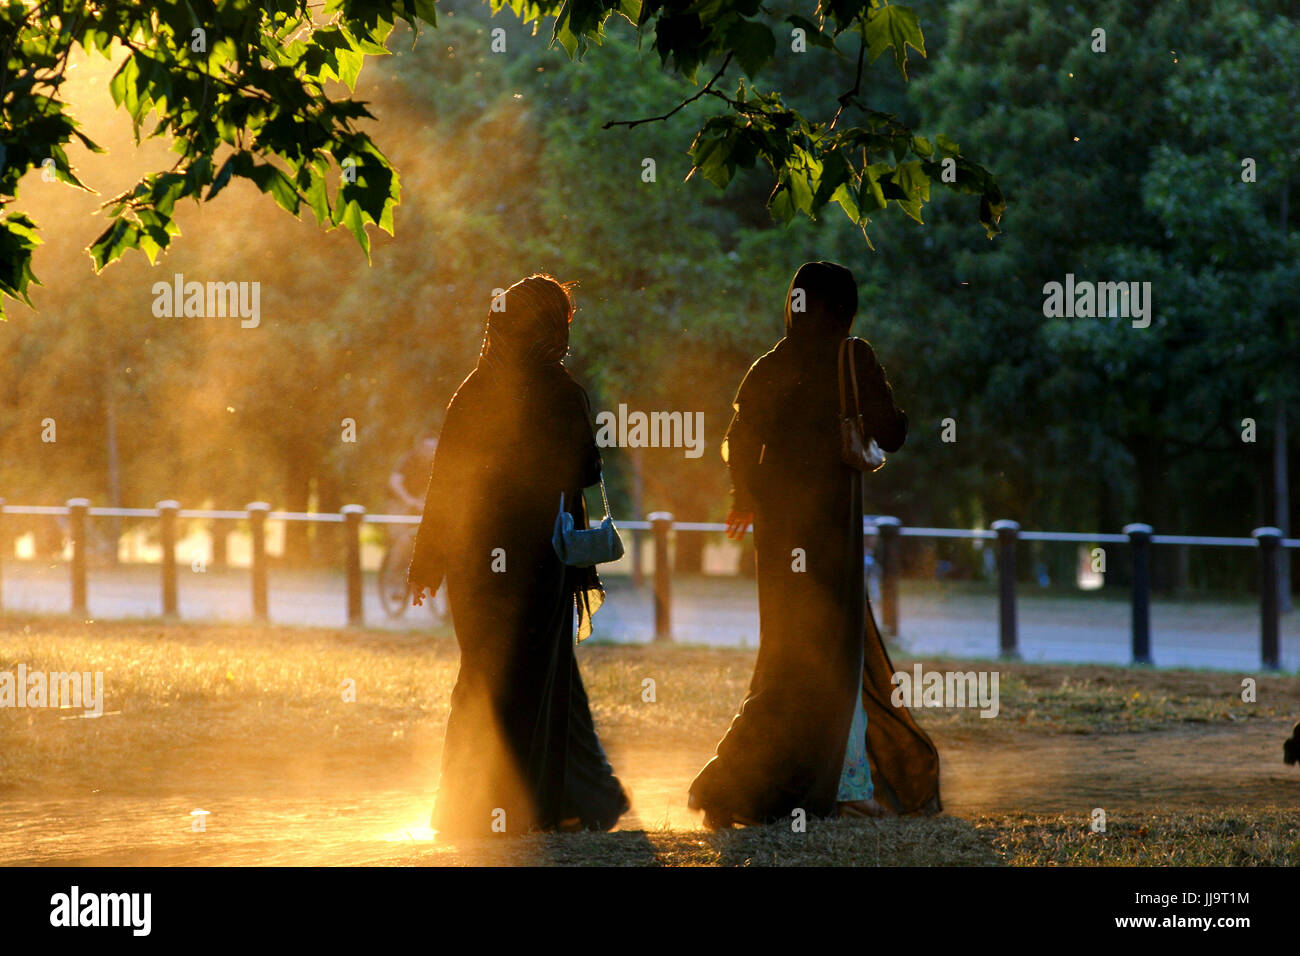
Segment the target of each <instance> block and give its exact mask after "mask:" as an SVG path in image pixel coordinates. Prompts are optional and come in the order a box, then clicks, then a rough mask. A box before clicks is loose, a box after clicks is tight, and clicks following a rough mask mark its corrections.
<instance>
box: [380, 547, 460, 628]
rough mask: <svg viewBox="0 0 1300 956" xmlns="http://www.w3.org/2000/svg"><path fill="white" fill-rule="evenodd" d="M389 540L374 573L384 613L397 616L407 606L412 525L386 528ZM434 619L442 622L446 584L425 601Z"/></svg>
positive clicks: (403, 612)
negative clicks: (430, 598)
mask: <svg viewBox="0 0 1300 956" xmlns="http://www.w3.org/2000/svg"><path fill="white" fill-rule="evenodd" d="M390 538H391V541H390V543H389V545H388V550H387V551H385V552H384V559H383V561H382V562H380V565H379V574H378V575H376V579H377V584H378V586H379V603H380V604H381V605H382V606H383V608H384V613H385V614H387V615H388V616H389V617H390V618H392V619H393V620H397V619H398V618H400V617H401V616H402V615H403V614H405V613H406V609H407V608H409V607H410V606H411V589H410V587H409V586H408V585H407V583H406V571H407V568H409V567H410V566H411V555H412V553H414V551H415V528H414V527H413V526H410V525H402V526H399V527H397V528H395V529H393V530H392V531H391V532H390ZM428 607H429V610H430V611H431V612H432V613H433V618H434V622H435V623H439V624H440V623H442V622H443V621H444V620H446V618H447V592H446V588H439V589H438V593H437V594H435V595H434V596H433V599H432V600H430V601H429V602H428Z"/></svg>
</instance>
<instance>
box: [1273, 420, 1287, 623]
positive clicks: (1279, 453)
mask: <svg viewBox="0 0 1300 956" xmlns="http://www.w3.org/2000/svg"><path fill="white" fill-rule="evenodd" d="M1273 524H1274V525H1276V526H1277V527H1278V528H1280V529H1281V531H1282V536H1283V537H1284V538H1285V537H1289V536H1290V533H1291V495H1290V489H1289V487H1288V481H1287V437H1286V399H1283V398H1279V399H1278V400H1277V407H1276V409H1275V417H1274V428H1273ZM1279 550H1280V553H1279V554H1278V559H1279V561H1280V562H1281V573H1280V574H1279V575H1278V601H1279V607H1280V608H1281V610H1282V611H1283V612H1286V611H1289V610H1291V555H1290V554H1289V553H1288V549H1287V548H1281V549H1279Z"/></svg>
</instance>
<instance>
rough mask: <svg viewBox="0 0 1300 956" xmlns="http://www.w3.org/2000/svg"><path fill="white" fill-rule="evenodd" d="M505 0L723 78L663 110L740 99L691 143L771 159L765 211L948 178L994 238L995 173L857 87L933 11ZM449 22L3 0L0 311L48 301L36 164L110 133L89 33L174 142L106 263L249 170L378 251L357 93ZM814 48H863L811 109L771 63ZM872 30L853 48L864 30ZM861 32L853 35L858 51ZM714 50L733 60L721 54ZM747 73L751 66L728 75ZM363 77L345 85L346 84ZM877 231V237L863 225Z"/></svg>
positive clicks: (899, 193) (386, 218) (133, 194)
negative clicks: (103, 129)
mask: <svg viewBox="0 0 1300 956" xmlns="http://www.w3.org/2000/svg"><path fill="white" fill-rule="evenodd" d="M487 4H488V6H489V7H490V8H491V9H492V11H493V13H496V12H499V11H500V10H502V9H503V8H507V7H508V8H509V9H510V10H511V11H512V12H513V13H514V14H515V15H516V16H517V17H518V18H519V19H521V20H522V21H523V22H525V23H532V24H533V28H534V30H537V29H538V28H539V27H540V26H542V25H543V24H544V23H548V22H549V23H550V25H551V33H552V39H553V41H554V42H555V43H557V44H559V45H560V46H561V47H563V48H564V50H565V51H566V53H567V54H568V55H569V57H570V58H576V57H581V56H583V55H584V53H586V52H587V51H588V49H589V48H590V47H591V46H592V45H600V44H601V42H602V39H603V38H604V35H605V24H606V22H607V21H608V20H609V18H610V17H611V16H613V15H615V14H617V15H619V16H622V17H624V18H626V19H627V20H628V21H630V22H631V23H633V24H635V26H636V29H637V34H638V37H640V38H641V39H642V40H643V41H646V42H649V44H650V45H651V47H652V49H653V50H654V51H655V53H657V54H658V56H659V58H660V62H661V64H662V65H663V66H664V67H666V68H667V69H669V70H670V71H672V72H674V73H677V74H679V75H682V76H685V77H687V78H688V79H690V80H691V81H692V82H697V81H698V76H699V74H700V71H701V69H706V70H711V71H712V72H711V78H710V79H709V80H708V81H707V82H705V83H704V84H703V85H702V86H700V87H699V89H698V91H697V92H696V93H695V94H694V95H693V96H691V97H689V98H688V100H687V101H684V102H683V103H681V104H678V105H677V106H676V107H675V108H673V109H671V110H669V111H668V112H666V113H665V114H664V115H663V116H658V117H646V118H643V119H632V120H628V121H616V122H613V123H610V124H607V125H638V124H640V123H643V122H652V121H655V120H659V119H664V118H666V117H667V116H670V115H672V114H673V113H675V112H677V110H679V109H681V108H683V107H685V106H687V105H689V104H690V103H691V102H692V101H695V100H699V99H702V98H704V97H706V96H707V97H708V98H709V99H710V100H711V101H713V102H715V103H720V104H722V106H723V109H722V110H721V111H720V112H719V113H718V114H717V115H712V116H709V117H708V118H707V119H706V120H705V121H704V123H703V125H702V126H701V127H700V129H699V131H698V133H696V135H695V137H694V140H693V142H692V143H691V144H690V150H689V152H690V156H691V159H692V161H693V163H694V168H693V170H692V173H694V172H696V171H698V172H699V173H700V174H701V175H702V176H704V177H705V178H706V179H708V180H709V181H710V182H712V183H715V184H716V185H718V186H720V187H725V186H726V185H727V184H728V183H729V182H730V181H731V180H732V178H733V177H734V176H735V173H736V171H737V170H738V169H741V168H749V167H753V166H755V165H756V164H758V163H759V162H760V161H762V163H764V164H766V166H767V167H768V168H770V170H771V174H772V178H773V188H772V191H771V194H770V195H769V197H768V203H767V204H768V208H769V209H770V211H771V213H772V215H773V216H774V217H775V218H776V219H777V220H779V221H782V222H789V221H790V220H791V219H792V218H794V216H795V215H796V214H797V213H803V214H805V215H808V216H810V217H813V218H816V217H818V216H819V215H820V214H821V212H822V211H823V209H824V208H825V207H826V206H827V205H828V204H830V203H834V204H837V205H838V206H839V207H840V208H841V209H842V210H843V211H844V212H845V213H846V214H847V215H848V216H849V218H850V219H852V220H853V221H854V222H855V223H856V224H858V225H859V226H861V227H864V228H865V226H866V225H867V224H868V223H869V222H870V221H871V217H872V216H874V215H875V214H876V213H877V212H878V211H880V210H883V209H884V208H885V207H886V206H887V205H888V204H889V203H891V202H893V203H894V204H896V205H897V206H898V207H899V208H901V209H902V210H903V211H904V212H905V213H906V214H907V215H908V216H910V217H912V218H913V219H915V220H917V221H918V222H919V221H921V209H922V205H923V204H924V203H926V202H928V201H929V198H930V185H931V183H932V182H936V181H938V182H940V183H942V184H943V185H946V186H948V187H949V188H951V189H954V190H956V191H958V192H965V193H970V194H973V195H976V196H978V197H979V218H980V221H981V222H982V223H983V225H984V227H985V229H986V230H987V232H988V234H989V235H990V236H992V235H994V234H995V233H996V232H997V229H998V222H999V220H1000V218H1001V215H1002V211H1003V209H1004V207H1005V203H1004V201H1003V198H1002V194H1001V192H1000V190H999V188H998V185H997V183H996V181H995V180H994V178H993V177H992V176H991V175H990V174H989V172H988V171H987V170H986V169H984V168H983V167H982V166H980V165H979V164H977V163H975V162H972V161H971V160H969V159H968V158H966V157H965V156H963V155H962V154H961V150H960V148H959V147H958V146H957V144H956V143H955V142H953V141H952V140H950V139H948V138H947V137H946V136H938V137H937V138H936V139H935V142H934V143H933V144H932V143H931V142H930V141H929V140H927V139H925V138H923V137H920V136H917V135H915V134H914V133H913V131H912V130H911V129H910V128H909V127H908V126H907V125H905V124H903V123H901V122H899V121H898V119H896V118H895V117H894V116H892V115H889V114H886V113H882V112H878V111H875V110H872V109H870V108H868V107H867V106H866V105H865V104H864V103H863V102H862V101H861V90H862V79H863V72H864V68H865V66H866V65H867V64H868V63H872V62H875V61H876V60H877V59H878V58H879V57H880V56H882V55H883V54H884V53H885V52H886V51H887V50H888V51H892V53H893V59H894V63H895V66H896V68H897V69H898V70H900V71H901V72H902V73H903V74H904V75H906V70H907V62H908V56H909V53H908V51H909V49H910V50H913V51H915V52H916V53H919V54H920V55H922V56H924V55H925V39H924V36H923V35H922V32H921V27H920V24H919V22H918V21H917V18H916V15H915V14H914V13H913V12H912V11H911V10H910V9H909V8H907V7H904V6H900V5H897V4H890V3H886V2H884V0H820V2H819V4H818V6H817V7H816V9H815V10H813V11H812V12H811V16H810V17H806V16H804V15H802V14H800V13H797V12H794V11H786V10H777V9H769V8H767V7H764V6H762V5H761V4H760V3H759V0H691V2H686V0H643V2H638V0H487ZM399 21H403V22H406V23H408V24H410V25H411V26H412V27H414V28H415V29H416V30H417V31H418V29H419V27H420V25H421V24H422V23H425V24H429V25H431V26H434V27H436V26H437V11H436V5H435V3H434V2H432V0H325V2H324V4H323V5H322V4H321V3H319V2H316V3H312V2H308V0H267V2H256V3H255V2H252V0H218V2H213V0H181V2H160V3H155V4H149V5H141V4H137V3H134V2H73V0H44V2H39V3H36V2H30V0H28V2H23V0H8V2H6V3H4V5H3V6H2V7H0V47H3V49H4V51H5V52H4V68H3V72H0V116H2V117H3V123H2V124H0V317H3V303H4V299H5V297H10V298H18V299H21V300H23V301H25V302H26V303H27V304H28V305H30V304H31V300H30V298H29V293H28V290H29V286H30V284H31V283H33V282H37V281H38V280H37V279H36V277H35V275H34V274H33V272H32V254H33V250H34V249H35V247H36V245H37V244H39V242H40V237H39V231H38V227H37V225H36V223H35V222H33V221H32V220H31V218H30V217H28V216H27V215H25V214H23V213H21V212H18V211H16V210H15V209H13V208H6V207H10V206H11V204H12V203H13V202H14V201H15V200H16V199H17V196H18V186H19V182H20V180H21V179H22V178H23V176H24V175H25V174H26V173H28V172H29V171H31V170H33V169H37V168H39V169H42V170H43V171H44V172H46V173H47V174H52V175H53V176H54V178H56V179H58V180H60V181H62V182H64V183H67V184H68V185H71V186H74V187H77V188H82V189H85V188H87V187H86V186H85V184H83V183H82V182H81V181H80V180H79V179H78V178H77V175H76V172H75V170H74V169H73V167H72V165H71V163H70V162H69V160H68V156H67V152H66V147H67V146H68V145H69V144H71V143H72V142H73V141H74V140H75V141H77V142H79V143H81V144H82V145H83V146H84V147H86V148H87V149H90V150H96V151H98V150H99V147H98V146H97V145H96V144H95V143H94V142H93V141H91V140H90V139H89V138H88V137H87V136H86V135H85V134H84V133H83V132H82V131H81V130H80V128H79V124H78V122H77V120H76V119H75V118H74V117H73V116H72V115H71V113H70V112H69V110H68V104H67V102H66V101H65V100H64V99H62V98H61V96H60V92H61V89H62V86H63V84H64V82H65V80H66V78H67V69H68V63H69V57H70V56H71V54H72V52H73V50H74V48H80V49H81V50H82V51H83V52H86V53H99V54H102V55H103V56H105V57H108V58H110V59H116V58H118V57H120V58H121V65H120V66H119V67H118V69H117V71H116V73H114V75H113V77H112V79H111V80H110V84H109V88H110V92H111V94H112V97H113V101H114V103H115V104H117V106H118V107H119V108H121V109H124V110H126V111H127V113H128V114H129V115H130V117H131V119H132V122H133V124H134V126H135V131H136V136H137V139H139V137H140V135H141V132H142V131H143V130H147V134H146V135H148V136H151V137H153V136H160V137H165V138H167V139H168V140H170V142H171V143H172V149H173V151H174V152H175V153H177V155H178V158H177V160H176V162H175V164H174V165H172V166H171V167H170V168H169V169H165V170H159V171H157V172H152V173H149V174H146V175H145V176H143V177H142V178H141V179H140V180H139V181H138V182H137V183H136V184H135V185H134V186H133V187H132V188H130V189H128V190H127V191H126V192H124V193H122V194H120V195H118V196H115V197H113V198H112V199H110V200H109V201H108V202H107V203H106V204H105V206H106V210H107V212H108V215H109V219H110V222H109V225H108V227H107V228H106V229H105V230H104V231H103V232H102V233H101V234H100V235H99V236H98V237H97V238H96V239H95V240H94V241H93V242H92V243H91V245H90V248H89V252H90V255H91V258H92V259H93V261H94V265H95V268H96V270H99V269H103V268H104V267H105V266H106V265H108V264H109V263H111V262H113V261H115V260H116V259H118V258H120V257H121V256H122V255H123V254H125V253H126V251H127V250H130V249H138V250H140V251H142V252H144V253H145V255H147V256H148V257H149V259H150V261H151V262H152V261H154V260H155V259H156V257H157V256H158V254H159V253H160V252H162V251H163V250H165V249H166V248H167V247H168V246H169V245H170V244H171V242H172V239H173V237H174V236H176V235H177V234H178V231H179V230H178V229H177V227H176V225H175V223H174V222H173V217H172V214H173V211H174V209H175V206H176V203H177V202H178V201H179V200H181V199H187V198H188V199H193V200H195V201H207V200H210V199H213V198H215V197H216V196H217V195H218V194H219V193H220V192H221V191H222V189H224V188H225V187H226V186H227V185H228V184H229V183H230V181H231V179H232V178H234V177H240V178H243V179H247V180H250V181H251V182H253V183H254V184H255V185H256V186H257V188H258V189H260V190H261V191H262V192H263V193H266V194H268V195H269V196H270V197H271V198H272V199H273V200H274V201H275V202H276V203H277V204H278V205H280V206H281V207H283V208H284V209H286V210H287V211H289V212H290V213H293V214H294V215H298V214H299V213H300V211H301V208H302V207H303V206H307V207H308V208H310V210H311V211H312V213H313V215H314V216H315V217H316V219H317V221H318V222H320V223H321V224H322V225H325V226H326V227H327V228H330V229H333V228H337V227H339V226H344V227H346V228H347V229H348V230H350V231H351V232H352V234H353V235H354V236H355V237H356V239H357V242H358V243H360V244H361V247H362V249H363V250H365V252H366V254H367V256H368V255H369V251H370V239H369V236H368V234H367V226H371V225H373V226H378V227H379V228H380V229H382V230H384V231H386V232H388V233H390V234H391V233H392V231H393V209H394V207H395V206H396V205H397V203H398V202H399V200H400V195H401V193H400V182H399V178H398V174H397V171H396V170H395V169H394V168H393V166H392V165H391V163H390V162H389V161H388V159H387V158H386V157H385V156H384V154H383V152H382V151H381V150H380V149H379V147H378V146H376V145H375V143H374V142H373V141H372V140H371V138H370V136H369V135H368V134H367V133H366V132H364V131H362V130H360V129H359V128H358V125H357V124H358V122H359V121H360V120H363V119H367V118H373V117H371V114H370V113H369V112H368V111H367V109H366V105H365V104H364V103H363V102H361V101H358V100H356V99H354V98H353V97H352V96H351V95H349V94H350V93H351V92H352V91H354V90H355V87H356V82H357V78H358V76H359V74H360V72H361V68H362V66H363V64H364V62H365V58H366V57H367V56H382V55H385V54H386V53H387V52H388V50H387V46H386V44H387V43H388V42H389V40H390V35H391V34H392V31H393V28H394V26H395V25H396V24H397V23H398V22H399ZM785 42H790V43H791V47H792V49H795V48H796V47H797V45H799V44H803V45H804V46H806V49H807V51H808V55H815V56H823V57H836V58H844V57H852V56H856V62H857V69H856V74H855V82H854V85H853V88H852V89H850V90H847V91H846V92H845V93H844V94H842V95H841V96H839V97H838V98H837V101H836V103H835V104H827V107H828V108H827V112H828V113H830V112H831V107H832V106H833V107H834V112H833V114H832V115H829V116H826V117H823V118H820V119H818V118H812V117H809V116H806V115H804V114H803V113H801V112H800V111H799V110H797V109H794V108H791V107H789V106H787V105H785V104H784V103H783V101H782V98H781V92H780V91H779V90H767V91H763V90H761V89H760V88H759V87H758V86H757V85H756V78H757V77H758V76H759V74H761V73H762V72H763V70H764V68H765V67H766V66H767V65H768V64H769V62H770V61H771V60H772V58H773V56H774V55H775V52H776V48H777V44H778V43H785ZM854 45H856V50H853V49H852V48H853V46H854ZM844 46H847V47H848V48H849V52H847V53H846V52H845V51H844V49H843V48H842V47H844ZM714 63H717V64H718V65H717V66H716V67H713V66H712V64H714ZM733 68H738V69H739V70H740V71H741V72H743V74H744V75H743V76H741V77H737V79H736V83H735V87H734V91H733V92H731V93H727V92H723V90H722V88H721V84H722V83H724V82H729V81H728V80H727V73H728V71H729V70H732V69H733ZM340 85H341V86H342V87H346V92H343V95H335V94H336V93H338V92H341V91H339V90H338V89H337V87H338V86H340ZM864 234H865V233H864Z"/></svg>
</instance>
